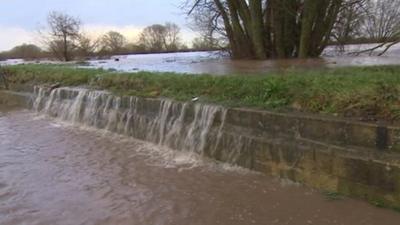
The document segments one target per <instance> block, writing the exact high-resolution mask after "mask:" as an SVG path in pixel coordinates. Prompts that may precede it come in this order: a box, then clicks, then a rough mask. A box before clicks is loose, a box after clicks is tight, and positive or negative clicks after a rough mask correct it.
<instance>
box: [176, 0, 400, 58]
mask: <svg viewBox="0 0 400 225" xmlns="http://www.w3.org/2000/svg"><path fill="white" fill-rule="evenodd" d="M184 8H185V9H186V10H187V12H188V14H189V15H190V18H191V20H192V23H193V24H194V25H193V26H194V27H195V28H197V29H199V30H200V31H201V32H202V33H203V36H204V40H209V41H210V40H223V41H222V42H225V43H226V44H227V45H228V46H229V49H230V52H231V55H232V57H233V58H237V59H242V58H249V59H267V58H307V57H318V56H319V55H320V54H321V53H322V52H323V50H324V49H325V48H326V46H328V45H329V44H332V43H336V44H346V43H351V42H355V41H357V40H358V41H364V42H365V41H369V42H384V43H389V42H390V43H391V44H393V43H397V42H398V41H399V40H400V27H399V26H400V1H399V0H249V1H243V0H187V1H186V4H185V6H184ZM220 42H221V41H220Z"/></svg>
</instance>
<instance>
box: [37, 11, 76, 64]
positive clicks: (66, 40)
mask: <svg viewBox="0 0 400 225" xmlns="http://www.w3.org/2000/svg"><path fill="white" fill-rule="evenodd" d="M47 25H48V32H47V33H43V32H41V33H42V34H43V39H44V42H45V44H46V45H47V46H48V48H49V50H50V51H51V52H52V53H53V55H54V56H55V57H57V58H59V59H60V60H64V61H70V60H71V59H72V58H73V56H72V53H73V51H74V50H75V47H76V41H77V40H78V38H79V32H80V28H81V21H80V20H79V19H78V18H75V17H72V16H70V15H67V14H65V13H61V12H55V11H53V12H50V13H49V15H48V16H47Z"/></svg>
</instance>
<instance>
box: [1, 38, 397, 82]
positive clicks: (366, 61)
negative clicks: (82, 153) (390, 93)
mask: <svg viewBox="0 0 400 225" xmlns="http://www.w3.org/2000/svg"><path fill="white" fill-rule="evenodd" d="M374 46H376V44H364V45H348V46H346V47H345V50H344V52H343V53H341V54H340V53H338V51H337V49H336V48H335V47H334V46H331V47H328V48H326V49H325V51H324V53H323V55H322V57H320V58H317V59H305V60H304V59H285V60H265V61H254V60H230V59H229V57H228V55H227V54H226V53H223V52H218V51H215V52H186V53H165V54H139V55H124V56H113V57H112V58H111V59H108V60H90V61H88V65H84V66H79V67H84V68H102V69H106V70H110V69H111V70H117V71H122V72H137V71H151V72H175V73H188V74H214V75H230V74H265V73H268V72H271V71H275V70H282V69H315V68H327V67H328V68H336V67H345V66H373V65H399V64H400V44H397V45H395V46H393V47H392V48H391V49H390V50H389V51H388V52H387V53H386V54H385V55H383V56H376V53H379V51H382V50H383V48H381V49H378V52H376V53H375V54H374V55H369V54H366V53H365V54H361V55H354V54H351V53H352V52H358V51H361V50H365V49H368V48H371V47H374ZM21 63H57V62H49V61H43V62H24V61H23V60H19V59H16V60H8V61H5V62H0V65H1V64H21Z"/></svg>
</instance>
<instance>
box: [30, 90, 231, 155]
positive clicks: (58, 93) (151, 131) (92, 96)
mask: <svg viewBox="0 0 400 225" xmlns="http://www.w3.org/2000/svg"><path fill="white" fill-rule="evenodd" d="M34 93H35V95H34V101H33V109H34V110H35V111H37V112H39V113H44V114H46V115H49V116H52V117H56V118H59V119H61V120H64V121H68V122H71V123H76V124H81V125H84V126H89V127H96V128H99V129H106V130H108V131H112V132H117V133H120V134H124V135H128V136H132V137H135V138H138V139H141V140H145V141H149V142H153V143H157V144H160V145H162V146H166V147H169V148H172V149H176V150H185V151H190V152H195V153H198V154H208V155H210V154H213V153H215V152H216V149H217V147H218V144H219V143H220V140H219V139H220V137H221V135H220V134H219V133H220V132H221V130H222V129H223V126H224V120H225V115H226V109H224V108H223V107H219V106H211V105H202V104H192V103H179V102H173V101H171V100H168V99H162V100H158V99H144V98H136V97H116V96H113V95H111V94H110V93H108V92H104V91H92V90H87V89H80V88H58V89H54V90H52V91H49V90H46V89H45V88H42V87H35V92H34Z"/></svg>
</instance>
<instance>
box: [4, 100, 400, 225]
mask: <svg viewBox="0 0 400 225" xmlns="http://www.w3.org/2000/svg"><path fill="white" fill-rule="evenodd" d="M399 221H400V214H399V213H396V212H394V211H391V210H385V209H379V208H375V207H373V206H371V205H369V204H368V203H366V202H363V201H358V200H352V199H347V198H344V199H341V200H329V199H327V197H326V196H324V195H322V194H320V193H319V192H318V191H315V190H312V189H310V188H306V187H303V186H301V185H297V184H293V183H290V182H286V181H281V180H277V179H274V178H271V177H268V176H265V175H261V174H258V173H253V172H250V171H247V170H244V169H239V168H235V167H231V166H228V165H225V164H218V163H215V162H213V161H210V160H206V159H203V158H202V157H200V156H197V155H195V154H191V153H188V152H182V151H173V150H170V149H166V148H163V147H160V146H158V145H154V144H150V143H146V142H143V141H138V140H135V139H132V138H128V137H124V136H119V135H116V134H112V133H108V132H105V131H102V130H97V129H94V128H87V127H82V126H78V125H76V124H75V125H72V124H69V123H66V122H62V121H60V120H57V119H50V118H48V117H46V116H44V115H41V114H38V113H35V112H32V111H28V110H24V109H9V108H5V107H4V106H3V107H2V106H0V224H2V225H50V224H51V225H80V224H82V225H102V224H116V225H125V224H126V225H136V224H137V225H158V224H159V225H169V224H170V225H188V224H191V225H213V224H222V225H236V224H243V225H251V224H260V225H262V224H268V225H270V224H282V225H283V224H293V225H303V224H304V225H309V224H321V225H322V224H323V225H329V224H344V225H361V224H363V225H377V224H379V225H390V224H393V225H395V224H398V223H399Z"/></svg>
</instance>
